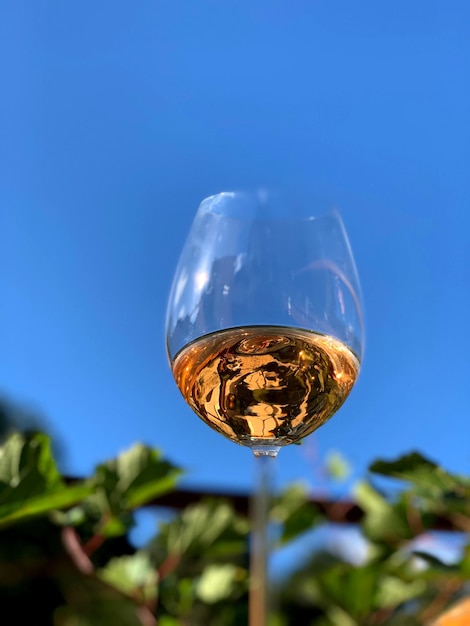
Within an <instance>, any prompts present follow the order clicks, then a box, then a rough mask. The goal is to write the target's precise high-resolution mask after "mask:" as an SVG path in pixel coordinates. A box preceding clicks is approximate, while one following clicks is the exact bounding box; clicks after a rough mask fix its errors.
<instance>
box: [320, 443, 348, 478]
mask: <svg viewBox="0 0 470 626" xmlns="http://www.w3.org/2000/svg"><path fill="white" fill-rule="evenodd" d="M326 471H327V472H328V475H329V476H330V478H333V479H334V480H345V479H346V478H348V476H349V475H350V473H351V466H350V465H349V462H348V461H347V459H346V458H345V457H344V456H343V455H342V454H341V452H338V451H337V450H334V451H332V452H330V453H329V454H328V456H327V457H326Z"/></svg>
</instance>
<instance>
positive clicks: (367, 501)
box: [354, 482, 414, 544]
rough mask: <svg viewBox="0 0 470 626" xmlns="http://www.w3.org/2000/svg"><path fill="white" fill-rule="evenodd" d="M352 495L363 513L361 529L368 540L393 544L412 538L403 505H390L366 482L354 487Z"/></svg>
mask: <svg viewBox="0 0 470 626" xmlns="http://www.w3.org/2000/svg"><path fill="white" fill-rule="evenodd" d="M354 495H355V499H356V501H357V503H358V504H359V505H360V506H361V507H362V508H363V510H364V512H365V517H364V519H363V521H362V527H363V529H364V532H365V533H366V535H367V537H368V538H369V539H371V540H372V541H378V542H386V543H391V544H395V543H396V542H401V541H403V540H405V539H411V538H412V537H413V536H414V534H413V532H412V531H411V530H410V527H409V524H408V520H407V516H406V510H405V508H404V505H403V504H400V505H393V504H391V503H390V502H388V501H387V500H386V499H385V498H384V496H382V494H380V493H379V492H378V491H376V490H375V489H374V488H373V487H372V486H371V485H370V484H369V483H366V482H359V483H358V484H357V485H356V488H355V492H354Z"/></svg>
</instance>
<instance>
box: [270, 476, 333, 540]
mask: <svg viewBox="0 0 470 626" xmlns="http://www.w3.org/2000/svg"><path fill="white" fill-rule="evenodd" d="M271 518H272V519H273V521H275V522H276V523H277V524H280V525H281V535H280V543H281V545H284V544H286V543H288V542H290V541H292V540H294V539H296V538H298V537H299V536H301V535H302V534H303V533H305V532H308V531H309V530H312V529H313V528H314V527H315V526H317V525H318V524H320V523H321V522H323V521H324V517H323V516H322V514H321V513H319V511H318V510H317V509H316V508H315V506H314V505H313V504H311V503H310V502H309V501H308V492H307V489H306V487H305V486H304V485H302V484H294V485H290V486H288V487H287V488H286V489H284V491H283V492H282V493H281V494H280V495H279V496H277V497H276V500H275V503H274V505H273V507H272V509H271Z"/></svg>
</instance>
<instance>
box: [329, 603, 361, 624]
mask: <svg viewBox="0 0 470 626" xmlns="http://www.w3.org/2000/svg"><path fill="white" fill-rule="evenodd" d="M327 615H328V618H329V620H330V622H331V624H334V626H359V624H358V623H357V622H356V620H354V619H353V618H352V617H351V616H350V615H348V614H347V613H346V612H345V611H343V609H342V608H341V607H339V606H336V605H333V606H331V607H329V608H328V609H327Z"/></svg>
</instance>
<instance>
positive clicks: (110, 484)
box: [87, 444, 182, 537]
mask: <svg viewBox="0 0 470 626" xmlns="http://www.w3.org/2000/svg"><path fill="white" fill-rule="evenodd" d="M181 473H182V472H181V470H180V469H179V468H178V467H176V466H175V465H173V464H171V463H170V462H168V461H166V460H165V459H163V458H162V455H161V453H160V451H158V450H155V449H151V448H148V447H146V446H144V445H142V444H136V445H134V446H133V447H131V448H130V449H129V450H126V451H125V452H123V453H122V454H120V455H119V456H118V457H117V458H116V459H112V460H110V461H108V462H107V463H103V464H102V465H99V466H98V467H97V469H96V473H95V477H94V480H95V483H96V491H95V493H94V494H93V496H91V497H90V498H89V499H88V502H87V506H88V510H89V512H90V513H91V512H92V511H93V510H94V512H95V516H96V517H97V518H98V519H100V520H101V523H100V527H99V532H100V533H102V534H104V535H106V536H110V537H111V536H117V535H120V534H124V533H125V532H127V530H129V528H130V527H131V526H132V524H133V518H132V516H131V512H132V511H133V510H134V509H136V508H138V507H140V506H142V505H144V504H146V503H147V502H149V501H151V500H152V499H153V498H156V497H157V496H160V495H162V494H164V493H167V492H168V491H171V490H172V489H174V487H175V485H176V482H177V480H178V478H179V476H180V475H181Z"/></svg>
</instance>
